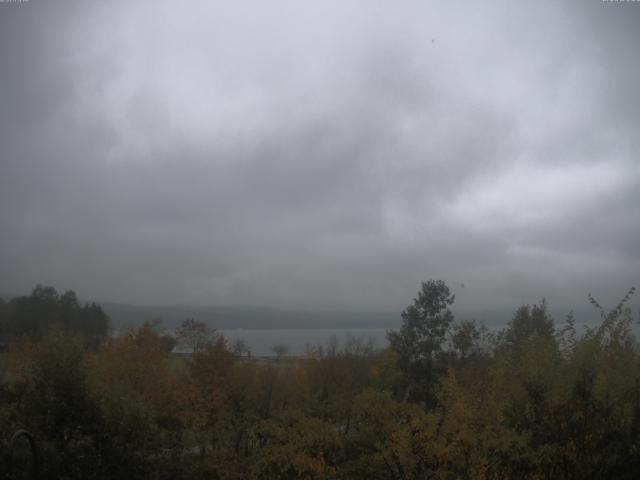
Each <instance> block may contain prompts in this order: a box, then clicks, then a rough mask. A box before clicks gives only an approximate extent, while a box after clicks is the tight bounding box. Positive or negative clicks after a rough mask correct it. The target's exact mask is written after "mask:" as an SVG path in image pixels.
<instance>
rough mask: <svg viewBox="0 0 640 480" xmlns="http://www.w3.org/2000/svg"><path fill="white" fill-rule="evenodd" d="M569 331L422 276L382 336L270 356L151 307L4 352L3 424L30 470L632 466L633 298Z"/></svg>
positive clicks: (312, 475)
mask: <svg viewBox="0 0 640 480" xmlns="http://www.w3.org/2000/svg"><path fill="white" fill-rule="evenodd" d="M632 294H633V289H632V290H631V291H630V292H629V294H628V295H627V296H625V297H624V298H623V299H622V301H621V302H620V304H619V305H618V306H617V307H616V308H614V309H613V310H612V311H610V312H606V311H605V310H604V309H602V307H601V306H600V305H599V304H598V302H597V301H596V300H595V299H594V298H592V297H590V301H591V302H592V304H593V305H594V307H595V308H597V309H599V311H600V312H601V314H602V323H601V324H600V325H599V326H598V327H596V328H592V329H586V330H585V331H584V332H583V333H579V332H577V330H576V327H575V320H574V319H573V318H572V316H571V315H569V316H568V318H567V319H566V321H565V322H564V323H563V324H562V325H561V326H559V327H556V326H555V325H554V322H553V320H552V319H551V318H550V317H549V315H548V312H547V307H546V304H545V303H544V302H542V303H540V304H538V305H530V306H529V305H525V306H522V307H520V308H519V309H518V310H517V311H516V313H515V314H514V317H513V319H512V321H511V322H510V323H509V325H508V326H507V327H506V328H505V329H503V330H502V331H500V332H497V333H491V332H489V331H488V330H487V329H485V328H483V327H482V326H480V325H476V324H475V323H473V322H456V320H455V319H454V318H453V315H452V314H451V311H450V310H449V307H450V305H451V304H452V303H453V302H454V297H453V295H451V293H450V291H449V289H448V287H447V286H446V285H445V284H444V283H443V282H441V281H429V282H426V283H424V284H422V288H421V290H420V292H419V294H418V297H417V298H416V299H415V300H414V302H413V304H412V305H410V306H409V307H407V309H405V311H404V312H402V324H401V325H400V329H399V330H398V331H396V332H390V333H389V340H390V347H389V348H387V349H385V350H383V351H373V350H372V349H371V348H369V347H367V346H366V345H365V344H364V343H359V342H351V343H350V344H348V345H345V346H344V347H343V348H342V349H338V348H335V346H331V347H330V348H316V349H312V350H310V351H309V352H308V354H307V355H305V356H303V357H299V358H294V359H285V358H283V359H280V360H278V361H271V362H264V361H256V360H248V359H247V358H246V357H242V356H240V355H238V354H236V353H234V352H233V351H232V350H231V349H230V348H229V347H228V345H227V343H226V341H225V339H224V338H223V337H221V336H219V335H216V334H215V332H212V331H211V330H209V329H208V328H207V327H206V325H204V324H201V323H200V322H197V321H195V320H190V321H185V322H184V323H183V325H182V326H181V328H180V329H179V330H178V332H177V334H178V335H177V340H178V341H180V342H181V343H184V344H185V345H188V346H189V347H190V348H191V349H192V350H193V352H194V353H193V356H192V357H190V358H182V357H176V356H173V355H172V354H171V353H170V346H168V343H167V335H166V332H163V331H162V329H161V328H160V327H159V326H158V324H151V323H148V324H145V325H144V326H142V327H140V328H137V329H134V330H132V331H130V332H128V333H126V334H123V335H121V336H118V337H114V338H106V339H105V340H104V341H103V342H102V343H101V345H100V346H99V348H97V349H90V348H87V343H86V341H84V340H83V338H82V334H78V333H76V332H74V331H73V330H72V329H71V328H69V327H70V325H69V324H64V323H63V322H62V323H61V322H56V323H57V324H58V325H60V324H62V325H63V326H62V327H55V328H53V329H51V330H50V331H49V332H48V333H47V334H46V335H44V336H42V337H39V336H34V337H30V336H25V335H23V336H20V337H13V338H15V339H14V340H13V341H12V342H11V343H10V345H8V347H7V350H6V351H5V352H4V354H3V356H2V362H3V363H2V366H3V371H2V375H3V377H2V384H1V386H0V431H2V432H11V431H14V430H15V429H17V428H27V429H28V430H30V431H31V432H32V433H33V434H34V436H35V437H36V439H37V441H38V443H39V445H40V447H41V459H40V460H41V467H42V472H41V478H51V479H53V478H78V479H80V478H82V479H107V478H154V479H165V478H166V479H169V478H183V479H191V478H210V479H362V480H364V479H367V480H369V479H372V478H375V479H405V480H409V479H459V478H461V479H510V478H526V479H552V478H553V479H586V478H593V479H598V478H603V479H604V478H622V479H625V478H628V479H631V478H636V477H637V472H638V471H640V368H639V367H640V349H639V347H638V344H637V342H636V339H635V338H634V335H633V332H632V329H631V325H632V314H631V311H630V310H629V309H628V308H627V307H626V305H627V302H628V300H629V298H630V295H632Z"/></svg>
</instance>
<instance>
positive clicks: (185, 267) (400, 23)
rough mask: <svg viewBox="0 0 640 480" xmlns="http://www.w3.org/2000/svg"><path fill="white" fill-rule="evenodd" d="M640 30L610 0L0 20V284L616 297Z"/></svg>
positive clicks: (298, 298) (26, 6) (105, 7)
mask: <svg viewBox="0 0 640 480" xmlns="http://www.w3.org/2000/svg"><path fill="white" fill-rule="evenodd" d="M638 25H640V6H638V5H636V4H633V3H625V4H618V3H610V2H590V3H589V2H588V3H584V2H569V3H567V2H529V4H527V5H525V4H521V3H514V2H507V1H504V2H502V1H500V2H483V4H482V5H480V4H479V5H475V6H465V5H463V4H457V3H455V2H454V3H451V2H448V3H447V2H433V3H431V2H429V3H427V2H417V1H416V2H408V3H404V4H403V5H402V6H400V5H394V6H391V5H390V4H389V3H388V2H371V1H366V2H365V1H349V2H298V1H276V2H267V3H265V2H246V3H245V2H240V3H238V2H214V3H211V2H207V1H190V2H178V3H177V2H169V1H165V0H155V1H153V2H151V1H149V2H135V3H132V2H124V1H116V2H108V3H105V2H97V1H96V2H93V1H92V2H78V1H63V2H56V3H55V5H54V4H51V3H44V2H37V1H35V0H34V1H31V2H27V3H16V4H12V3H7V4H0V225H2V235H1V237H0V265H2V274H1V275H0V291H9V292H14V291H24V290H27V289H29V288H30V287H31V286H32V285H33V284H35V283H36V282H44V283H50V284H54V285H57V286H59V287H60V288H74V289H76V290H78V291H79V293H80V294H81V296H83V297H86V298H98V299H105V300H115V301H121V302H133V303H151V304H167V303H186V304H225V305H270V306H277V307H291V308H301V307H302V308H314V309H326V310H333V309H354V310H374V309H383V310H387V311H397V310H398V309H400V308H402V307H403V306H404V305H406V304H407V303H408V301H410V299H411V298H412V296H413V295H414V294H415V291H416V290H417V288H418V285H419V282H420V281H421V280H426V279H428V278H444V279H445V280H447V281H448V282H449V283H450V284H451V285H452V286H454V287H455V290H456V291H457V293H458V298H459V301H460V302H461V304H462V305H463V306H464V307H466V308H469V309H474V308H475V309H483V308H484V309H486V308H490V307H505V308H506V307H508V308H512V307H515V306H517V305H518V304H520V303H522V302H532V301H536V300H538V299H539V298H541V297H542V296H547V298H549V300H550V301H551V303H552V304H556V305H560V306H562V307H563V308H564V307H565V306H570V305H574V304H575V302H580V303H584V297H585V295H586V293H587V292H589V291H593V292H594V293H596V294H599V296H600V297H601V298H602V299H603V303H607V302H610V303H611V302H615V301H616V300H617V298H618V297H620V296H621V295H622V294H623V293H624V291H626V289H627V288H628V287H629V286H630V285H632V284H637V283H638V279H639V273H638V272H640V248H639V247H638V245H640V243H639V242H638V240H637V239H638V237H639V235H638V234H639V233H640V213H639V212H640V208H638V204H639V200H640V193H639V189H638V186H639V185H640V163H639V162H638V153H639V152H640V138H639V136H638V132H640V95H639V94H638V85H640V60H638V58H640V57H638V55H637V46H638V45H640V30H639V29H638V28H637V26H638ZM462 284H464V288H462V287H461V285H462Z"/></svg>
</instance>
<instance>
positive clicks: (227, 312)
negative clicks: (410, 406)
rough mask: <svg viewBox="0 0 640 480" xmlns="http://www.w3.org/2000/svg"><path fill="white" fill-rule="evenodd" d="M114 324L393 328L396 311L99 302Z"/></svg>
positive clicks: (282, 327) (267, 327) (396, 323)
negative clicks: (193, 321) (189, 322)
mask: <svg viewBox="0 0 640 480" xmlns="http://www.w3.org/2000/svg"><path fill="white" fill-rule="evenodd" d="M100 305H101V306H102V308H103V310H104V311H105V312H106V313H107V315H109V317H110V318H111V322H112V325H113V327H114V328H121V327H123V326H135V325H139V324H141V323H143V322H144V321H146V320H152V319H161V320H162V323H163V324H164V325H165V326H166V327H168V328H175V327H176V326H178V325H179V324H180V323H181V322H182V321H183V320H184V319H186V318H195V319H196V320H199V321H202V322H206V323H207V324H209V325H210V326H211V327H213V328H216V329H233V328H244V329H287V328H291V329H311V328H327V329H341V328H345V329H349V328H397V327H398V326H399V325H400V315H399V313H396V314H393V313H379V312H378V313H367V312H313V311H297V310H281V309H276V308H257V307H251V308H250V307H215V306H207V307H191V306H168V307H154V306H136V305H126V304H118V303H108V302H106V303H105V302H100Z"/></svg>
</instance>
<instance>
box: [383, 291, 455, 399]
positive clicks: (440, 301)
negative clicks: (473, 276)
mask: <svg viewBox="0 0 640 480" xmlns="http://www.w3.org/2000/svg"><path fill="white" fill-rule="evenodd" d="M454 300H455V295H452V294H451V292H450V290H449V287H448V286H447V285H446V283H445V282H444V281H442V280H429V281H428V282H423V283H422V288H421V290H420V291H419V292H418V297H417V298H415V299H414V300H413V305H410V306H408V307H407V308H406V309H405V310H404V311H403V312H402V326H401V327H400V331H397V332H395V331H390V332H388V333H387V338H388V339H389V343H390V344H391V348H392V349H393V350H395V351H396V352H397V354H398V367H399V368H400V369H401V370H402V371H403V372H404V373H405V374H406V375H407V378H408V381H409V383H408V388H407V390H406V396H407V397H411V398H412V399H414V400H422V401H424V402H425V403H426V404H427V405H429V404H431V403H432V402H433V401H434V400H435V396H434V386H435V383H436V381H437V376H438V371H439V370H440V369H439V368H438V365H437V364H436V360H437V357H438V355H439V354H440V353H441V352H442V347H443V345H444V343H445V340H446V337H447V333H448V331H449V329H450V327H451V323H452V322H453V314H452V313H451V310H450V309H449V306H450V305H452V304H453V302H454Z"/></svg>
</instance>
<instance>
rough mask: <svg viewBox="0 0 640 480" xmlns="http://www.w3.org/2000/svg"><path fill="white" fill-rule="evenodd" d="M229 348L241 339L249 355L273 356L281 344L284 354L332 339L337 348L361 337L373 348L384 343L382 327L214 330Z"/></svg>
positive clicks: (302, 351)
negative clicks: (284, 349) (274, 348)
mask: <svg viewBox="0 0 640 480" xmlns="http://www.w3.org/2000/svg"><path fill="white" fill-rule="evenodd" d="M218 332H219V333H221V334H222V335H224V337H225V338H226V339H227V341H228V342H229V347H230V348H233V343H234V342H235V341H236V340H244V342H245V343H246V345H247V347H248V348H249V349H250V350H251V354H252V355H257V356H275V353H274V352H273V347H274V346H276V345H283V346H285V347H286V348H287V354H288V355H302V354H304V353H305V351H306V349H307V346H308V345H312V346H317V345H323V346H326V345H327V344H329V342H332V341H333V340H332V339H335V341H337V343H338V348H341V347H342V346H344V344H345V343H346V342H347V341H348V340H349V339H358V340H362V341H363V342H364V343H367V342H369V340H371V341H372V342H373V345H374V347H375V348H376V349H379V348H384V347H386V346H387V344H388V342H387V339H386V334H387V329H385V328H362V329H274V330H253V329H251V330H245V329H229V330H218Z"/></svg>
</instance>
